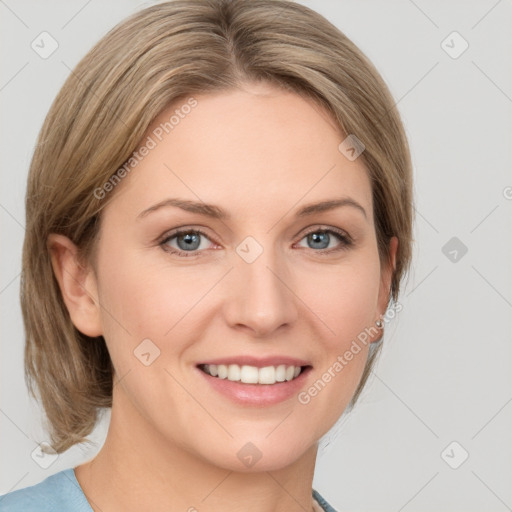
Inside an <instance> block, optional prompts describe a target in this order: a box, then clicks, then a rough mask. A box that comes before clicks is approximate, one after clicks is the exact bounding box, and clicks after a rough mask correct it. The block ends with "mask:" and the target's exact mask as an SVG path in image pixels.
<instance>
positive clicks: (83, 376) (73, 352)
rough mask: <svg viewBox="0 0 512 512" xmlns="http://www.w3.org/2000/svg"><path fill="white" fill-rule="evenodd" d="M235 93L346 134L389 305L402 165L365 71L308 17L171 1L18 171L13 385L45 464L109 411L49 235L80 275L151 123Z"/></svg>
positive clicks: (401, 258) (406, 161) (106, 361)
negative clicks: (308, 107) (268, 87)
mask: <svg viewBox="0 0 512 512" xmlns="http://www.w3.org/2000/svg"><path fill="white" fill-rule="evenodd" d="M248 81H266V82H269V83H271V84H275V85H277V86H281V87H285V88H287V89H288V90H292V91H294V92H296V93H297V94H300V95H303V96H306V97H308V98H312V99H314V100H315V101H317V102H318V103H319V104H320V105H322V106H323V107H324V108H325V109H326V110H327V111H328V112H330V113H331V114H332V116H333V117H334V119H335V120H336V121H337V123H338V124H339V126H340V128H341V130H342V131H343V132H344V133H345V134H355V135H356V136H357V138H358V139H360V140H361V141H363V143H364V145H365V151H364V153H363V154H362V155H361V157H360V158H363V161H364V163H365V165H366V168H367V171H368V176H369V178H370V180H371V185H372V190H373V203H374V220H375V229H376V236H377V241H378V248H379V254H380V257H381V262H384V263H388V262H389V252H388V251H389V240H390V238H391V237H392V236H396V237H397V238H398V241H399V244H398V251H397V257H396V268H395V271H394V274H393V278H392V283H391V294H390V295H391V297H390V299H391V298H392V299H393V300H396V299H397V297H398V293H399V288H400V281H401V278H402V277H403V275H404V273H405V272H406V270H407V268H408V266H409V264H410V258H411V237H412V235H411V231H412V176H411V162H410V155H409V149H408V144H407V140H406V136H405V133H404V129H403V126H402V123H401V120H400V117H399V115H398V113H397V111H396V108H395V106H394V101H393V99H392V96H391V94H390V93H389V91H388V88H387V86H386V85H385V83H384V82H383V80H382V78H381V77H380V75H379V73H378V72H377V71H376V69H375V68H374V66H373V65H372V64H371V63H370V62H369V60H368V59H367V58H366V57H365V56H364V55H363V54H362V53H361V51H360V50H359V49H358V48H357V47H356V46H355V45H354V44H353V43H352V42H351V41H350V40H349V39H348V38H347V37H346V36H345V35H344V34H343V33H341V32H340V31H339V30H338V29H337V28H336V27H335V26H334V25H332V24H331V23H329V22H328V21H327V20H326V19H324V18H323V17H322V16H321V15H319V14H317V13H316V12H314V11H312V10H310V9H308V8H306V7H304V6H302V5H300V4H295V3H293V2H291V1H288V0H251V1H247V0H232V1H230V0H177V1H172V2H165V3H161V4H157V5H154V6H152V7H149V8H146V9H144V10H142V11H140V12H138V13H136V14H134V15H132V16H130V17H129V18H127V19H126V20H124V21H123V22H121V23H120V24H119V25H117V26H116V27H114V28H113V29H112V30H111V31H110V32H109V33H108V34H107V35H106V36H105V37H103V38H102V39H101V40H100V41H99V42H98V43H97V44H96V45H95V46H94V47H93V48H92V49H91V50H90V51H89V53H88V54H87V55H86V56H85V57H84V58H83V59H82V60H81V61H80V62H79V64H78V65H77V66H76V68H75V69H74V70H73V71H72V72H71V74H70V75H69V77H68V79H67V80H66V82H65V84H64V85H63V87H62V89H61V90H60V92H59V94H58V95H57V97H56V99H55V101H54V102H53V104H52V106H51V108H50V110H49V112H48V115H47V117H46V119H45V122H44V124H43V127H42V129H41V132H40V135H39V138H38V142H37V146H36V149H35V152H34V155H33V159H32V162H31V165H30V171H29V176H28V184H27V195H26V225H27V227H26V235H25V241H24V245H23V263H22V283H21V306H22V312H23V319H24V326H25V333H26V348H25V376H26V380H27V384H28V387H29V390H30V392H31V394H32V395H33V396H34V397H36V394H37V392H39V395H40V396H39V398H40V400H41V402H42V404H43V407H44V409H45V412H46V416H47V420H48V429H49V433H50V437H51V443H52V447H53V449H55V450H56V451H57V452H62V451H64V450H66V449H67V448H69V447H71V446H72V445H74V444H76V443H79V442H83V441H85V440H86V436H87V435H88V434H90V433H91V431H92V429H93V428H94V426H95V424H96V421H97V419H98V413H99V412H100V409H101V408H105V407H110V406H111V404H112V387H113V367H112V363H111V360H110V356H109V354H108V351H107V348H106V345H105V341H104V339H103V337H101V336H100V337H98V338H90V337H88V336H86V335H84V334H82V333H81V332H80V331H78V330H77V329H76V328H75V326H74V325H73V323H72V321H71V319H70V316H69V313H68V311H67V308H66V306H65V303H64V301H63V298H62V295H61V292H60V289H59V285H58V282H57V280H56V278H55V276H54V274H53V269H52V265H51V259H50V253H49V250H48V247H47V239H48V235H49V234H50V233H60V234H62V235H65V236H67V237H68V238H69V239H71V240H72V241H73V242H74V243H75V244H76V245H77V246H78V248H79V251H80V256H81V257H82V258H83V259H84V261H85V262H91V261H94V250H95V247H96V242H97V235H98V230H99V226H100V220H101V216H100V215H101V211H102V209H103V208H104V207H105V206H106V204H108V202H109V201H110V200H111V199H112V197H113V195H114V193H110V194H109V195H108V197H106V198H98V197H97V194H95V193H94V192H95V191H96V190H98V189H99V188H102V187H103V186H104V184H105V183H106V182H107V181H108V180H109V179H110V178H111V177H112V176H113V174H114V173H115V172H116V171H117V170H118V169H120V168H121V167H122V166H123V164H125V162H126V161H127V159H129V157H130V156H131V154H132V152H133V151H134V150H135V149H137V147H138V145H139V144H140V142H141V140H142V138H143V136H144V134H145V133H146V130H147V128H148V127H149V125H150V124H151V122H152V121H153V120H154V119H155V118H156V117H157V115H158V114H159V113H161V112H162V111H163V110H164V109H165V108H166V107H168V106H169V105H170V104H173V103H175V102H177V101H178V100H179V99H182V98H187V97H189V96H190V95H192V94H199V93H208V92H213V91H221V90H228V89H232V88H234V87H237V86H239V85H240V84H242V83H244V82H248ZM135 172H136V171H135ZM378 345H379V346H380V344H378ZM377 352H378V351H374V352H372V353H371V355H370V357H369V358H368V361H367V363H366V367H365V370H364V372H363V376H362V378H361V380H360V382H359V386H358V388H357V390H356V392H355V394H354V396H353V398H352V401H351V404H350V406H353V404H354V403H355V401H356V400H357V397H358V396H359V394H360V392H361V390H362V388H363V386H364V384H365V382H366V380H367V378H368V375H369V373H370V371H371V368H372V365H373V363H374V360H375V356H376V354H377ZM36 388H37V389H36Z"/></svg>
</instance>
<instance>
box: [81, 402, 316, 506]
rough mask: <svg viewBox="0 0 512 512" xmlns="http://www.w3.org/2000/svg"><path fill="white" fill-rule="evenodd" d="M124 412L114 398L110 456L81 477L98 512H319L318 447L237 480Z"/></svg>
mask: <svg viewBox="0 0 512 512" xmlns="http://www.w3.org/2000/svg"><path fill="white" fill-rule="evenodd" d="M121 400H122V399H121ZM118 403H119V401H118ZM116 405H118V404H116V397H114V405H113V407H112V415H111V421H110V426H109V430H108V434H107V438H106V441H105V443H104V445H103V447H102V449H101V450H100V452H99V453H98V455H97V456H96V457H95V458H94V459H93V460H92V461H90V462H87V463H85V464H83V465H81V466H78V467H77V468H76V469H75V475H76V478H77V480H78V482H79V483H80V486H81V487H82V489H83V491H84V494H85V495H86V497H87V499H88V501H89V503H90V505H91V508H92V509H93V510H94V512H102V511H105V510H109V511H112V512H116V511H121V510H122V511H123V512H132V511H133V512H135V511H137V512H139V511H140V510H141V508H144V509H145V510H152V511H155V512H158V511H162V512H163V511H166V512H168V511H170V510H182V511H187V512H203V511H207V510H223V511H224V512H235V511H237V512H238V511H240V512H241V511H244V512H311V510H312V507H313V505H312V496H311V489H312V484H313V473H314V467H315V461H316V453H317V449H318V446H317V444H315V445H313V446H312V447H311V448H309V449H308V450H307V451H306V452H304V453H303V454H302V455H301V456H300V457H299V458H298V459H296V460H295V461H294V462H293V463H291V464H289V465H288V466H286V467H283V468H279V469H276V470H272V471H253V470H252V471H247V472H237V471H232V470H230V469H227V468H222V467H219V466H216V465H214V464H212V463H210V462H209V461H208V460H206V459H204V458H202V457H201V456H200V454H197V453H193V452H192V451H191V450H189V449H187V447H185V446H181V445H179V444H178V443H172V442H171V441H169V440H168V439H163V438H162V434H161V433H159V432H157V431H156V430H155V429H154V428H152V427H150V426H148V423H147V422H146V421H145V420H144V419H143V418H142V416H140V415H139V414H138V413H136V414H134V410H133V409H132V410H131V411H129V413H128V412H127V411H128V410H129V407H127V404H126V403H123V406H122V407H116ZM123 411H124V412H123ZM127 425H129V428H127V427H126V426H127ZM142 505H143V506H142Z"/></svg>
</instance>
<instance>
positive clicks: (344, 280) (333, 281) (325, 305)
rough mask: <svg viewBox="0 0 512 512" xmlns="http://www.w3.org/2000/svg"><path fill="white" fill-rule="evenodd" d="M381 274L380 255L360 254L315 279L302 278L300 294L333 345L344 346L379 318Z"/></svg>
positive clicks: (317, 274)
mask: <svg viewBox="0 0 512 512" xmlns="http://www.w3.org/2000/svg"><path fill="white" fill-rule="evenodd" d="M379 277H380V267H379V261H378V258H377V257H373V256H372V255H371V254H369V255H364V254H361V255H360V256H358V257H357V258H353V259H352V261H350V262H348V261H347V262H344V263H340V265H338V266H337V267H334V266H333V267H332V268H331V269H329V271H323V272H317V273H315V278H314V279H311V275H309V276H303V277H302V278H301V285H300V290H301V291H300V297H301V298H302V299H303V301H304V303H305V304H307V305H308V307H309V309H310V310H311V311H313V312H315V313H316V314H317V315H318V317H319V318H320V319H321V321H322V322H323V323H324V325H325V327H326V329H325V332H326V336H325V338H324V339H325V341H326V342H329V343H330V340H332V343H330V344H331V346H332V348H336V349H340V348H343V346H344V345H345V344H346V343H347V342H348V343H350V341H351V340H352V339H354V338H356V337H357V335H358V334H359V333H361V332H362V331H364V329H365V328H366V327H369V326H370V325H373V323H374V321H375V320H377V317H376V316H375V315H376V309H377V304H378V294H379Z"/></svg>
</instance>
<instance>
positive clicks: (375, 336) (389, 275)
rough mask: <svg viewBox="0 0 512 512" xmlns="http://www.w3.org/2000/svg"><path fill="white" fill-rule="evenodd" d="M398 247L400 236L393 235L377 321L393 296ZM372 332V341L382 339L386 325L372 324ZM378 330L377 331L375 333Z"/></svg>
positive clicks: (382, 281)
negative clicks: (392, 288)
mask: <svg viewBox="0 0 512 512" xmlns="http://www.w3.org/2000/svg"><path fill="white" fill-rule="evenodd" d="M397 249H398V238H397V237H396V236H394V237H392V238H391V239H390V241H389V260H388V264H387V265H386V266H384V267H382V268H381V273H380V275H381V280H380V288H379V298H378V304H377V314H378V318H376V319H375V321H377V320H379V319H381V318H382V317H383V315H384V313H385V312H386V309H387V307H388V304H389V299H390V296H391V281H392V279H393V273H394V271H395V268H396V251H397ZM371 331H372V334H371V335H370V343H374V342H377V341H379V340H380V339H381V337H382V336H383V334H384V327H381V328H378V327H377V326H376V325H375V324H372V326H371ZM374 331H377V333H374Z"/></svg>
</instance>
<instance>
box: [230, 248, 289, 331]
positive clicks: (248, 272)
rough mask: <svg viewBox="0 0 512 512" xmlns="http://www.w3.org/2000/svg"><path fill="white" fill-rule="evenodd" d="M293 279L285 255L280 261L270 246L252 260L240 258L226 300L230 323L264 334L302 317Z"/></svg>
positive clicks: (231, 325) (232, 273)
mask: <svg viewBox="0 0 512 512" xmlns="http://www.w3.org/2000/svg"><path fill="white" fill-rule="evenodd" d="M237 258H238V256H237ZM292 281H293V279H292V274H291V272H290V269H289V268H288V267H287V266H286V262H284V261H283V260H282V258H280V259H279V261H278V258H277V257H276V256H275V254H274V252H273V251H271V250H270V249H266V250H264V251H263V253H262V254H261V255H260V256H259V257H258V258H257V259H256V261H254V262H252V263H248V262H246V261H244V260H243V259H241V258H239V259H238V261H236V263H235V268H234V269H233V271H232V272H231V279H230V282H229V285H228V286H229V292H228V294H227V300H226V302H225V304H224V314H225V318H226V320H227V322H228V324H229V325H230V327H232V328H235V329H239V330H246V331H247V332H248V333H249V334H250V335H251V336H253V337H257V338H261V337H266V336H269V335H271V334H272V333H274V332H275V331H277V330H278V329H279V328H284V327H285V326H288V327H289V326H290V325H292V324H293V323H294V322H295V321H296V320H297V318H298V310H297V297H296V296H295V295H294V293H293V291H292V290H293V282H292Z"/></svg>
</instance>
